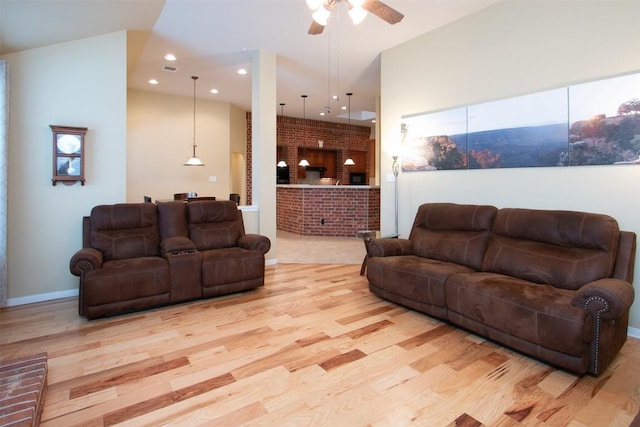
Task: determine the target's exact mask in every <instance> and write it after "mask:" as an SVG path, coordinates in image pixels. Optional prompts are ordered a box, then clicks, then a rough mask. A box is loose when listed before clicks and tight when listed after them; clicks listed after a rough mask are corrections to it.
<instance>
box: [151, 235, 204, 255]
mask: <svg viewBox="0 0 640 427" xmlns="http://www.w3.org/2000/svg"><path fill="white" fill-rule="evenodd" d="M195 250H196V244H195V243H193V241H192V240H191V239H189V238H187V237H183V236H177V237H169V238H167V239H164V240H163V241H162V242H160V253H161V254H162V256H163V257H164V256H166V255H167V254H171V253H177V252H193V251H195Z"/></svg>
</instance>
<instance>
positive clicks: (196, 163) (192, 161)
mask: <svg viewBox="0 0 640 427" xmlns="http://www.w3.org/2000/svg"><path fill="white" fill-rule="evenodd" d="M184 165H185V166H204V163H202V160H200V159H199V158H197V157H192V158H190V159H189V160H187V162H186V163H185V164H184Z"/></svg>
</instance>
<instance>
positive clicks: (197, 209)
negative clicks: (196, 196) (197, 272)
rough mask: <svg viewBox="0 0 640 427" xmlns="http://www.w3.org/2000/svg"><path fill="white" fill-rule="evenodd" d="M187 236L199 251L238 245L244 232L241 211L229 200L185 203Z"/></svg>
mask: <svg viewBox="0 0 640 427" xmlns="http://www.w3.org/2000/svg"><path fill="white" fill-rule="evenodd" d="M187 221H188V225H189V238H190V239H191V240H192V241H193V243H194V244H195V245H196V248H197V249H198V250H200V251H204V250H208V249H221V248H230V247H234V246H238V239H240V237H242V236H243V235H244V234H245V233H244V222H243V221H242V212H240V211H239V210H238V206H237V205H236V203H235V202H232V201H231V200H215V201H213V200H203V201H195V202H190V203H188V204H187Z"/></svg>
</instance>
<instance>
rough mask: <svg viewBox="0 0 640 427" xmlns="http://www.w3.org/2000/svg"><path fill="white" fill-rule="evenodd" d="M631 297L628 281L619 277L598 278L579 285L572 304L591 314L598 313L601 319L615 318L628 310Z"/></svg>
mask: <svg viewBox="0 0 640 427" xmlns="http://www.w3.org/2000/svg"><path fill="white" fill-rule="evenodd" d="M633 297H634V292H633V287H632V286H631V284H630V283H628V282H625V281H624V280H620V279H600V280H596V281H595V282H591V283H587V284H586V285H584V286H583V287H581V288H580V289H579V290H578V294H577V295H576V297H575V298H574V299H573V301H572V304H573V305H574V306H578V307H583V308H584V309H586V310H588V311H589V312H590V313H591V314H593V315H598V314H599V315H600V317H601V318H602V319H603V320H615V319H618V318H620V317H621V316H624V315H625V314H626V313H627V312H628V311H629V307H631V304H632V303H633Z"/></svg>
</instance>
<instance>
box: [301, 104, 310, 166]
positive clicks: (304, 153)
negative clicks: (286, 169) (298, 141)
mask: <svg viewBox="0 0 640 427" xmlns="http://www.w3.org/2000/svg"><path fill="white" fill-rule="evenodd" d="M300 96H301V97H302V125H303V126H304V127H306V126H307V95H300ZM303 134H304V132H303ZM303 144H304V141H303ZM298 166H302V167H307V166H309V162H308V161H307V149H306V147H305V146H304V145H303V146H302V159H301V160H300V163H298Z"/></svg>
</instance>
